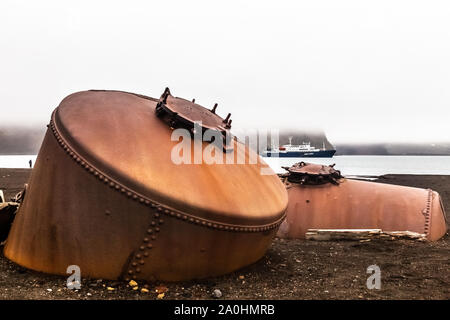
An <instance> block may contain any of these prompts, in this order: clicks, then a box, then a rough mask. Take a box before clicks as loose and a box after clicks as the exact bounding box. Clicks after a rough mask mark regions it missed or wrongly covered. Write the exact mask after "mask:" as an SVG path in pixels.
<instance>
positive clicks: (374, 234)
mask: <svg viewBox="0 0 450 320" xmlns="http://www.w3.org/2000/svg"><path fill="white" fill-rule="evenodd" d="M305 238H306V240H315V241H334V240H371V239H388V240H395V239H411V240H426V235H425V234H422V233H417V232H412V231H382V230H381V229H308V231H307V232H306V233H305Z"/></svg>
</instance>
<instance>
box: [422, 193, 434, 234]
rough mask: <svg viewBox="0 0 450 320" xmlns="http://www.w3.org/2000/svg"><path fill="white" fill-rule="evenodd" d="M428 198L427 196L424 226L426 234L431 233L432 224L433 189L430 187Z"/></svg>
mask: <svg viewBox="0 0 450 320" xmlns="http://www.w3.org/2000/svg"><path fill="white" fill-rule="evenodd" d="M427 191H428V198H427V204H426V208H425V211H424V215H425V227H424V233H425V235H426V236H428V235H429V233H430V224H431V202H432V200H433V190H431V189H428V190H427Z"/></svg>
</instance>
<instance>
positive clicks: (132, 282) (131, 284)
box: [128, 280, 138, 287]
mask: <svg viewBox="0 0 450 320" xmlns="http://www.w3.org/2000/svg"><path fill="white" fill-rule="evenodd" d="M128 284H129V285H130V287H137V285H138V283H137V282H136V281H134V280H131V281H130V282H129V283H128Z"/></svg>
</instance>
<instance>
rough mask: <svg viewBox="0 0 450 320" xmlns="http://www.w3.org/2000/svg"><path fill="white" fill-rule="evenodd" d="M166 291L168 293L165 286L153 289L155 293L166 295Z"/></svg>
mask: <svg viewBox="0 0 450 320" xmlns="http://www.w3.org/2000/svg"><path fill="white" fill-rule="evenodd" d="M167 291H169V288H167V287H166V286H158V287H156V288H155V292H156V293H166V292H167Z"/></svg>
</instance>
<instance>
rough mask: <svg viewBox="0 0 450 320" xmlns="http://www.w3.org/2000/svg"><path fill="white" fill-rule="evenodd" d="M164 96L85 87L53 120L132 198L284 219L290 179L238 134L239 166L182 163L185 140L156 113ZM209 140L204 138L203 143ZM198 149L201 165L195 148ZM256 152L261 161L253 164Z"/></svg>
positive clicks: (249, 218) (220, 216)
mask: <svg viewBox="0 0 450 320" xmlns="http://www.w3.org/2000/svg"><path fill="white" fill-rule="evenodd" d="M176 99H179V98H176ZM158 101H159V100H158V99H154V98H150V97H146V96H142V95H137V94H133V93H126V92H120V91H102V90H96V91H84V92H78V93H74V94H72V95H70V96H68V97H66V98H65V99H64V100H63V101H62V102H61V104H60V105H59V106H58V108H56V110H55V112H54V113H53V116H52V122H53V125H54V128H55V130H56V131H57V132H58V134H59V135H60V137H61V139H63V140H64V143H65V144H66V145H67V146H68V148H70V150H69V151H70V152H74V153H76V154H77V155H78V157H77V158H79V159H78V160H79V161H80V162H81V163H83V164H85V165H86V168H88V167H89V171H91V172H92V171H94V172H97V173H98V174H101V175H103V176H105V177H107V178H108V179H107V181H108V180H110V181H114V182H116V183H117V184H118V185H123V186H125V187H126V188H127V190H131V193H132V194H133V197H134V196H135V195H137V196H138V197H142V198H144V199H150V200H152V201H157V202H159V203H161V204H163V205H165V206H168V207H171V208H173V209H176V210H180V211H182V212H185V213H187V214H191V215H194V216H197V217H200V218H203V219H208V220H210V221H213V222H214V221H217V222H221V223H229V224H234V225H242V226H261V225H265V224H270V223H273V222H275V221H278V220H280V219H282V217H283V214H284V211H285V209H286V206H287V193H286V190H285V188H284V186H283V184H282V183H281V181H280V180H279V179H278V177H277V176H276V175H275V173H273V172H272V171H271V174H269V175H268V174H267V171H268V170H270V169H269V168H268V166H267V164H265V163H264V162H263V161H262V160H261V158H260V157H259V156H258V155H256V154H255V153H254V152H253V151H252V150H250V149H249V148H248V147H245V146H244V145H243V144H241V143H240V142H238V141H237V140H234V139H233V140H232V142H231V144H232V152H231V155H232V156H233V157H234V159H235V161H234V163H235V164H225V163H224V164H207V163H205V162H203V163H201V164H184V163H182V164H175V163H174V162H173V161H172V160H171V153H172V150H173V149H174V147H175V146H176V145H177V144H179V140H178V139H173V140H175V141H172V139H171V135H172V132H173V128H171V127H170V126H168V125H167V123H166V122H165V121H162V119H160V118H158V116H157V115H156V113H155V108H156V106H157V103H158ZM173 101H174V100H171V102H172V103H173ZM185 101H186V100H185ZM169 102H170V100H169ZM202 108H203V107H202ZM214 111H215V108H214ZM191 115H192V116H193V117H194V119H193V120H195V114H194V113H191ZM227 118H229V117H227ZM220 119H222V118H220ZM228 120H229V119H227V121H228ZM228 123H230V124H231V122H229V121H228V122H227V123H224V124H228ZM207 124H208V123H207ZM207 146H208V143H207V142H203V145H202V149H203V150H205V148H206V147H207ZM191 151H192V152H191V159H192V162H191V163H194V155H195V152H194V151H195V150H194V146H192V149H191ZM238 151H240V152H238ZM223 154H224V156H225V155H229V154H230V153H225V152H224V153H223ZM251 157H256V158H257V159H259V161H258V163H256V164H249V163H248V159H249V158H251ZM243 160H244V161H245V164H239V163H242V161H243ZM224 162H225V161H224ZM262 169H263V170H265V171H266V174H264V175H262V174H261V170H262Z"/></svg>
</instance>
